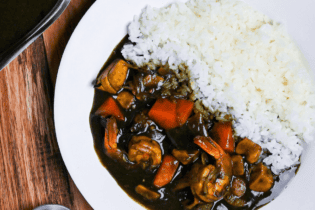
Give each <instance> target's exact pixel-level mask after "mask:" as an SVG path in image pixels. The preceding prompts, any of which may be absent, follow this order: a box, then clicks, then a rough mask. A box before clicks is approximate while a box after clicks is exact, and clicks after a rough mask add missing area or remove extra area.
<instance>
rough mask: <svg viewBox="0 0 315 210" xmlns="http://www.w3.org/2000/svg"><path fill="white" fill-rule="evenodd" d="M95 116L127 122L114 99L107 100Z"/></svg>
mask: <svg viewBox="0 0 315 210" xmlns="http://www.w3.org/2000/svg"><path fill="white" fill-rule="evenodd" d="M95 114H96V115H100V116H102V117H107V116H114V117H116V119H117V120H122V121H123V120H125V117H124V114H123V113H122V112H121V110H120V108H119V106H118V104H117V103H116V101H115V100H114V99H113V98H112V97H109V98H108V99H106V101H105V102H104V103H103V104H102V105H101V106H100V108H98V110H97V111H96V112H95Z"/></svg>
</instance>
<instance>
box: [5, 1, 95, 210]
mask: <svg viewBox="0 0 315 210" xmlns="http://www.w3.org/2000/svg"><path fill="white" fill-rule="evenodd" d="M93 2H94V0H71V3H70V5H69V6H68V8H67V9H66V11H65V12H64V13H63V14H62V16H61V17H60V18H59V19H58V20H57V21H56V22H55V23H54V24H53V25H52V26H50V28H49V29H47V30H46V31H45V33H44V34H43V35H42V36H40V37H39V38H38V39H37V40H36V41H35V42H34V43H33V44H31V45H30V46H29V47H28V48H27V49H26V50H25V51H24V52H23V53H21V54H20V55H19V56H18V57H17V58H16V59H15V60H13V61H12V62H11V63H10V64H9V65H8V66H7V67H6V68H5V69H3V70H2V71H0V103H1V104H0V210H7V209H8V210H15V209H21V210H32V209H33V208H35V207H37V206H39V205H42V204H61V205H64V206H66V207H68V208H70V209H83V210H86V209H92V208H91V207H90V205H89V204H88V203H87V202H86V200H85V199H84V198H83V197H82V195H81V194H80V192H79V191H78V189H77V188H76V186H75V184H74V183H73V181H72V179H71V177H70V175H69V174H68V172H67V169H66V167H65V165H64V163H63V161H62V158H61V155H60V151H59V148H58V144H57V140H56V135H55V128H54V120H53V97H54V86H55V81H56V75H57V72H58V67H59V63H60V59H61V56H62V53H63V51H64V48H65V46H66V44H67V42H68V40H69V38H70V36H71V34H72V32H73V30H74V28H75V26H76V25H77V24H78V22H79V20H80V19H81V18H82V16H83V15H84V13H85V12H86V11H87V10H88V8H89V7H90V6H91V5H92V4H93Z"/></svg>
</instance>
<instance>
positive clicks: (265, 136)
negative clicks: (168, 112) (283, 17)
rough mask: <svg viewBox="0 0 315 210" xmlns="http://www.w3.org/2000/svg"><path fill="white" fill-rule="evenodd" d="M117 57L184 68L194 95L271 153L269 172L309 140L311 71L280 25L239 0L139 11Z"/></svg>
mask: <svg viewBox="0 0 315 210" xmlns="http://www.w3.org/2000/svg"><path fill="white" fill-rule="evenodd" d="M128 33H129V39H130V40H131V41H132V42H134V45H130V44H129V45H125V46H124V48H123V50H122V53H123V56H124V57H125V58H126V59H128V60H131V61H133V62H134V63H136V64H137V65H140V66H141V65H144V64H145V63H147V62H149V61H150V62H153V64H154V65H153V66H152V67H155V66H159V65H164V64H166V63H168V64H169V66H170V67H171V68H172V69H174V71H177V69H178V68H180V66H181V64H185V65H186V66H187V67H188V70H187V71H188V72H187V73H188V74H189V76H190V85H191V88H192V89H193V91H194V93H195V96H196V98H197V99H199V100H200V101H201V103H202V104H203V105H204V106H205V107H207V108H208V109H209V111H211V112H214V111H219V112H222V113H229V114H231V115H232V116H233V117H234V119H236V120H235V121H234V122H233V126H234V129H235V130H236V134H237V135H238V136H241V137H248V138H249V139H251V140H253V141H254V142H256V143H259V144H260V145H261V146H262V147H263V148H266V149H268V150H269V151H270V152H271V153H272V155H270V156H269V157H267V158H265V160H264V162H265V163H266V164H267V165H271V169H272V171H273V172H274V173H276V174H277V173H279V171H280V170H283V169H286V168H288V167H290V166H292V165H294V164H297V163H299V156H300V155H301V152H302V150H303V148H302V140H304V141H305V142H310V141H312V140H313V139H314V131H315V129H314V126H315V119H314V117H315V97H314V96H315V95H314V90H315V87H314V82H313V80H312V75H311V73H310V72H309V71H308V69H307V68H306V67H305V65H304V64H303V62H302V59H301V54H300V51H299V50H298V49H297V47H296V46H295V44H294V43H293V41H292V40H291V38H290V37H289V35H288V34H287V32H286V31H285V28H284V27H283V26H282V25H281V24H278V23H275V22H274V21H273V20H271V19H270V18H268V17H267V16H265V15H264V14H261V13H260V12H257V11H255V10H254V9H253V8H251V7H249V6H248V5H247V4H246V3H244V2H241V1H237V0H217V1H216V0H191V1H188V2H187V3H174V4H171V5H169V6H168V7H164V8H160V9H157V8H151V7H149V6H148V7H147V8H145V9H144V10H143V11H142V13H141V15H140V16H136V17H135V18H134V20H133V21H132V22H131V24H130V25H129V27H128Z"/></svg>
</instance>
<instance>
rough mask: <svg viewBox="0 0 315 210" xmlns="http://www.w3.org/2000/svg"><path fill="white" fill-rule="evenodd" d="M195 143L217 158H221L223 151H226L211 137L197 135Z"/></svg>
mask: <svg viewBox="0 0 315 210" xmlns="http://www.w3.org/2000/svg"><path fill="white" fill-rule="evenodd" d="M194 143H195V144H197V145H198V146H199V147H201V149H203V150H204V151H205V152H206V153H208V154H209V155H211V156H213V157H214V158H215V159H219V158H220V156H221V155H222V153H224V152H223V150H222V149H221V148H220V146H219V145H218V144H217V143H215V141H213V140H212V139H211V138H210V137H205V136H196V137H195V138H194Z"/></svg>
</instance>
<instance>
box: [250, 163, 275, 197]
mask: <svg viewBox="0 0 315 210" xmlns="http://www.w3.org/2000/svg"><path fill="white" fill-rule="evenodd" d="M273 182H274V180H273V176H272V173H271V171H270V169H269V168H267V166H265V165H264V164H262V163H259V164H257V165H255V166H253V169H252V172H251V174H250V182H249V188H250V189H251V190H254V191H257V192H267V191H268V190H270V189H271V187H272V186H273Z"/></svg>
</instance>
